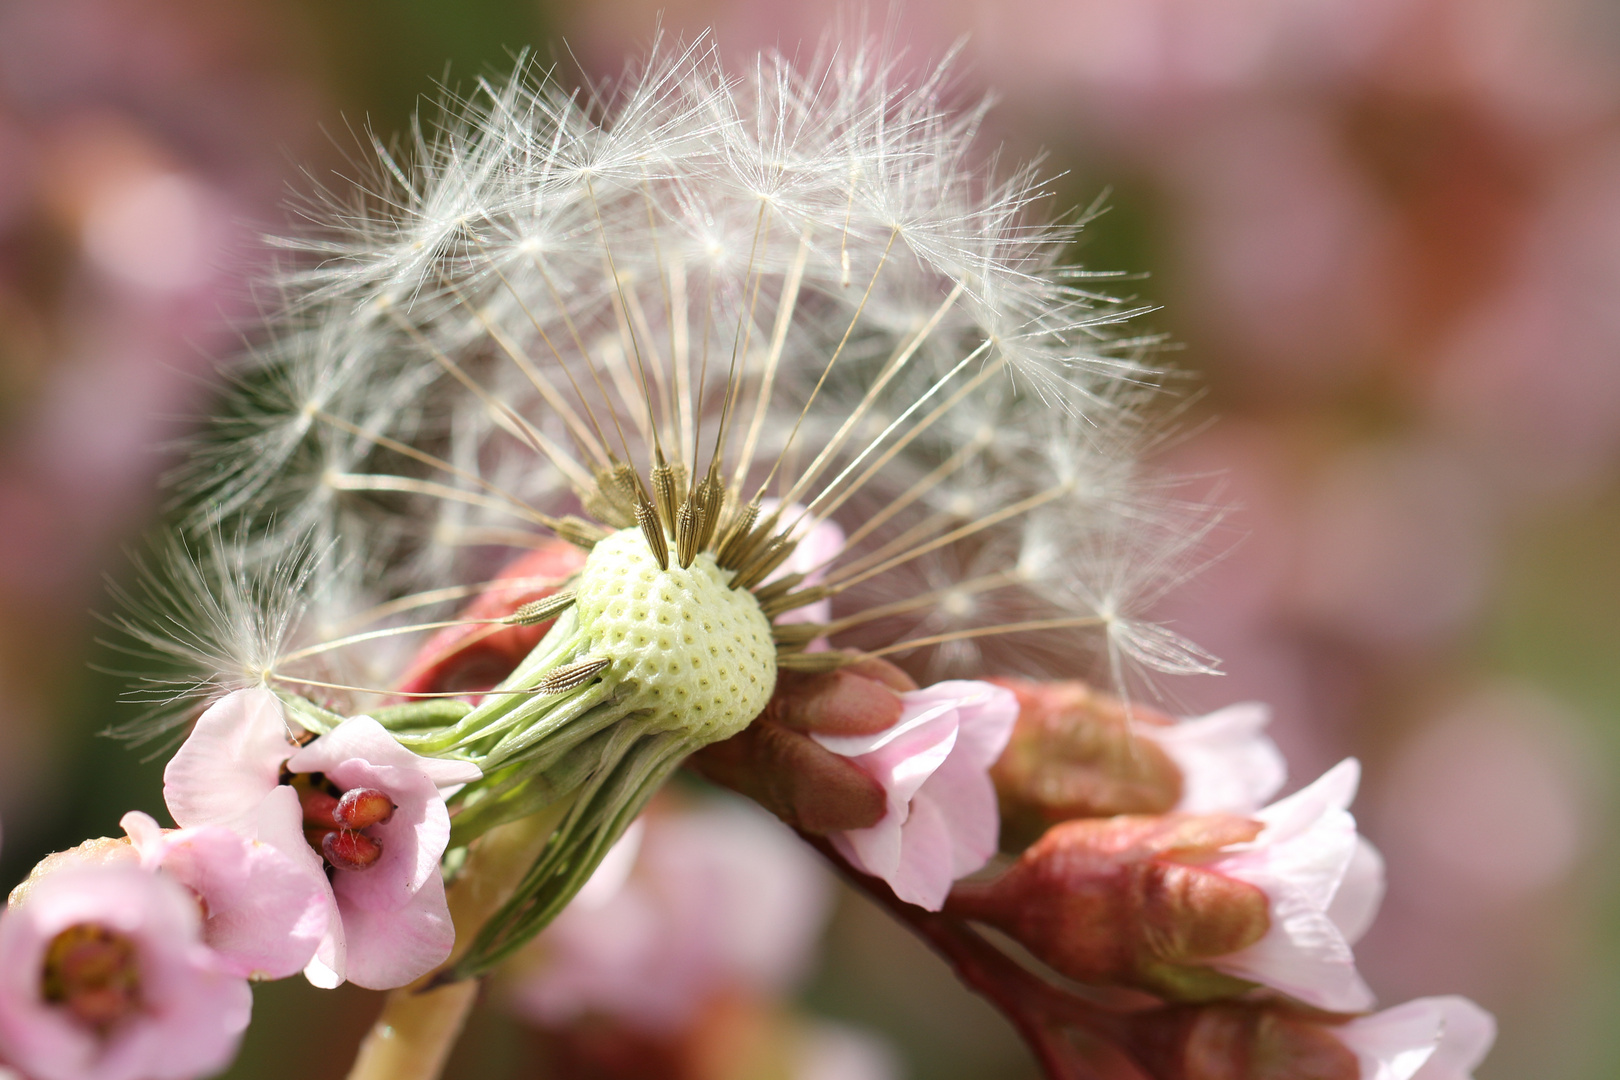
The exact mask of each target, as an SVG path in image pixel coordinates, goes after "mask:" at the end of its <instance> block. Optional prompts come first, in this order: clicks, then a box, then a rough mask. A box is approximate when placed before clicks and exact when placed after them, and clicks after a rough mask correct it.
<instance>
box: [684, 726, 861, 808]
mask: <svg viewBox="0 0 1620 1080" xmlns="http://www.w3.org/2000/svg"><path fill="white" fill-rule="evenodd" d="M688 764H690V765H691V767H692V768H693V769H695V770H697V772H699V773H700V774H702V775H703V776H706V777H708V778H709V779H710V780H713V781H714V782H715V783H717V784H720V785H722V786H723V787H728V788H731V789H732V790H733V791H736V792H739V793H741V794H743V795H746V796H748V797H749V798H750V799H753V800H754V801H755V802H757V803H759V804H760V805H761V806H763V807H764V808H765V809H767V810H769V811H770V812H771V813H773V814H775V815H776V816H777V817H779V818H781V819H782V820H783V821H785V822H787V823H788V824H789V825H791V826H793V827H794V828H796V829H803V830H804V831H805V832H813V833H828V832H836V831H838V830H841V829H864V828H868V827H870V826H872V825H876V824H877V823H878V822H879V821H880V820H882V818H883V814H884V810H885V807H886V805H887V804H886V802H885V798H884V794H883V788H882V785H880V784H879V783H878V782H877V781H876V780H875V779H873V778H872V776H870V775H869V774H868V773H866V772H864V771H862V770H861V769H860V768H859V767H858V766H856V765H855V763H854V762H852V761H850V760H849V759H848V758H845V757H840V756H839V755H837V754H835V753H833V752H832V751H831V750H827V749H825V748H823V747H822V746H821V745H820V744H819V743H817V742H816V741H815V740H813V739H811V738H810V736H808V735H805V734H803V733H801V732H798V731H793V730H792V729H790V728H787V727H784V726H783V725H781V724H779V723H776V722H774V721H771V720H765V719H760V720H756V721H754V723H753V724H751V725H749V726H748V727H747V728H745V729H744V730H743V731H742V732H740V733H739V734H737V735H734V736H732V737H731V738H729V739H727V740H725V741H724V742H718V743H714V744H712V745H710V746H706V747H704V748H703V749H702V750H699V751H698V752H697V753H696V754H693V755H692V757H691V758H690V759H688Z"/></svg>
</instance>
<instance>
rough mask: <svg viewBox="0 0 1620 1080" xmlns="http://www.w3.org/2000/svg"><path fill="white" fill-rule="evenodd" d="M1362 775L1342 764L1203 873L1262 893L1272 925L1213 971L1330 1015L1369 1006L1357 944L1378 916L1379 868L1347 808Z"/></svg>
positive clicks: (1275, 810)
mask: <svg viewBox="0 0 1620 1080" xmlns="http://www.w3.org/2000/svg"><path fill="white" fill-rule="evenodd" d="M1360 776H1361V767H1360V765H1358V764H1357V763H1356V761H1355V759H1354V758H1350V759H1347V760H1345V761H1341V762H1340V763H1339V764H1338V765H1336V766H1334V767H1333V768H1332V769H1329V770H1328V771H1327V772H1326V773H1324V774H1323V775H1322V777H1321V778H1320V779H1318V780H1317V781H1316V782H1315V783H1313V784H1311V785H1310V786H1309V787H1307V788H1305V789H1304V790H1302V791H1298V792H1296V793H1295V794H1293V795H1290V796H1289V797H1288V798H1286V799H1283V800H1281V801H1280V802H1276V803H1273V804H1272V805H1270V806H1268V807H1266V808H1265V809H1264V810H1261V811H1259V812H1258V813H1256V814H1254V815H1253V817H1254V819H1255V820H1256V821H1258V822H1260V823H1261V824H1262V825H1263V826H1264V829H1263V830H1262V831H1261V833H1260V835H1259V836H1257V837H1255V839H1254V840H1252V841H1250V842H1248V843H1244V844H1234V845H1231V846H1230V847H1227V848H1225V849H1224V850H1223V852H1222V853H1221V855H1220V856H1219V857H1217V858H1216V859H1215V860H1214V861H1213V862H1211V863H1210V864H1209V869H1211V870H1213V871H1215V872H1216V873H1219V874H1222V875H1224V876H1226V877H1230V878H1233V879H1235V880H1238V881H1243V882H1247V883H1248V884H1250V885H1253V886H1255V887H1256V888H1258V889H1260V890H1261V891H1262V892H1264V893H1265V895H1266V898H1267V901H1268V903H1269V915H1270V920H1271V923H1270V927H1269V929H1268V930H1267V931H1266V934H1265V936H1264V937H1263V938H1261V939H1260V940H1259V941H1257V942H1255V943H1254V944H1253V945H1250V946H1249V947H1248V948H1245V949H1242V950H1240V951H1238V952H1235V953H1230V954H1228V955H1226V956H1223V957H1221V958H1220V959H1219V960H1216V961H1214V962H1213V963H1211V965H1210V966H1211V967H1213V968H1215V969H1216V970H1217V971H1222V972H1225V973H1226V974H1228V975H1234V976H1236V977H1238V978H1241V979H1249V980H1251V981H1253V982H1258V983H1261V984H1263V985H1266V986H1270V987H1272V988H1274V989H1277V990H1281V991H1283V992H1284V993H1287V994H1290V995H1292V996H1293V997H1295V998H1298V999H1299V1000H1300V1001H1303V1002H1305V1003H1306V1004H1308V1005H1315V1006H1316V1007H1318V1008H1322V1009H1328V1010H1331V1011H1333V1012H1361V1011H1363V1010H1365V1009H1368V1008H1371V1007H1372V1004H1373V995H1372V991H1371V990H1369V989H1368V988H1367V985H1366V983H1364V982H1362V980H1361V976H1360V975H1359V974H1358V973H1357V972H1356V964H1355V957H1354V956H1352V955H1351V952H1350V946H1351V945H1352V944H1354V943H1355V942H1356V941H1357V940H1358V939H1359V938H1360V937H1361V935H1362V934H1363V933H1365V932H1366V930H1367V927H1368V926H1369V925H1371V923H1372V920H1373V916H1374V915H1375V914H1377V911H1378V904H1379V902H1380V901H1381V900H1382V899H1383V894H1384V866H1383V860H1382V859H1381V858H1380V857H1379V855H1378V853H1377V851H1375V850H1374V849H1373V847H1372V845H1371V844H1369V843H1367V842H1366V841H1365V840H1363V839H1362V838H1361V837H1360V836H1358V835H1357V833H1356V820H1355V818H1353V817H1352V816H1351V815H1350V813H1349V811H1348V810H1347V809H1346V808H1347V807H1348V806H1349V805H1350V801H1351V799H1353V798H1354V797H1355V793H1356V784H1357V781H1358V780H1359V779H1360Z"/></svg>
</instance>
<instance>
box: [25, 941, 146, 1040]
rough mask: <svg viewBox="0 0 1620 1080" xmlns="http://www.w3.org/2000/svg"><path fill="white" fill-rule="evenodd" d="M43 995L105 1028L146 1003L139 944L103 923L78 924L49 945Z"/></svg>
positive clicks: (88, 1024)
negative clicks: (143, 1000)
mask: <svg viewBox="0 0 1620 1080" xmlns="http://www.w3.org/2000/svg"><path fill="white" fill-rule="evenodd" d="M40 996H41V997H42V998H44V999H45V1000H46V1001H48V1002H50V1003H51V1004H53V1005H58V1006H61V1007H62V1008H65V1009H66V1010H67V1011H68V1012H69V1013H70V1014H71V1015H72V1016H73V1018H74V1019H75V1020H77V1021H78V1022H79V1023H81V1024H83V1025H85V1026H86V1027H90V1028H94V1029H95V1030H97V1031H98V1032H106V1031H107V1030H108V1029H109V1028H111V1027H112V1026H113V1025H115V1024H117V1023H118V1022H119V1021H120V1020H123V1019H125V1018H126V1017H128V1016H130V1015H131V1014H132V1013H134V1012H136V1011H137V1010H139V1009H140V1007H141V972H140V963H139V958H138V956H137V955H136V948H135V943H134V942H133V941H131V940H130V939H129V938H128V937H126V936H125V935H123V934H121V933H119V932H118V931H116V930H113V929H110V928H109V927H106V926H102V925H100V924H98V923H76V924H74V925H73V926H70V927H68V928H67V929H66V930H63V931H62V932H61V933H59V934H57V935H56V936H55V937H54V938H52V939H51V942H50V944H49V945H47V946H46V947H45V962H44V964H43V965H42V970H41V973H40Z"/></svg>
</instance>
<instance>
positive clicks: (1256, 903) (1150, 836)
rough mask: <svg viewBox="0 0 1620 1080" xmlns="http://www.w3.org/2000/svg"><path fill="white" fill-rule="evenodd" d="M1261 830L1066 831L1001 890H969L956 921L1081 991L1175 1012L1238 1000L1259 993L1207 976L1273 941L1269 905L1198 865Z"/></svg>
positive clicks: (1043, 844)
mask: <svg viewBox="0 0 1620 1080" xmlns="http://www.w3.org/2000/svg"><path fill="white" fill-rule="evenodd" d="M1260 830H1261V826H1260V824H1259V823H1257V822H1253V821H1249V820H1246V819H1244V818H1238V817H1232V816H1229V815H1222V814H1211V815H1205V816H1196V817H1195V816H1189V815H1180V814H1170V815H1165V816H1162V817H1146V816H1121V817H1115V818H1109V819H1106V820H1080V821H1069V822H1064V823H1062V824H1060V825H1056V826H1053V828H1052V829H1051V830H1049V831H1048V832H1047V834H1046V835H1045V836H1044V837H1042V838H1041V839H1040V841H1038V842H1037V843H1036V844H1035V845H1034V846H1032V847H1031V848H1030V849H1029V850H1027V851H1025V852H1024V854H1023V855H1022V856H1021V857H1020V858H1019V859H1018V861H1017V863H1015V864H1014V865H1013V866H1012V868H1011V869H1009V870H1008V871H1007V872H1006V873H1005V874H1003V875H1002V876H1001V877H1000V878H998V879H996V880H994V881H990V882H966V883H963V884H959V885H958V886H957V887H956V889H955V890H954V891H953V892H952V893H951V897H950V900H949V901H948V902H947V905H946V911H947V912H948V913H950V914H953V915H958V916H963V917H966V918H970V919H975V920H978V921H980V922H984V923H988V924H989V925H991V926H994V927H996V928H997V929H999V930H1002V931H1003V932H1005V933H1007V934H1009V935H1010V936H1012V937H1013V938H1015V939H1016V940H1018V941H1019V942H1021V943H1022V944H1023V945H1025V946H1026V947H1027V948H1029V949H1030V951H1032V952H1033V953H1034V954H1035V955H1036V956H1037V957H1039V958H1040V959H1041V960H1043V961H1045V962H1046V963H1047V964H1049V965H1051V966H1052V967H1053V968H1054V969H1055V970H1057V971H1059V972H1061V973H1062V974H1064V975H1067V976H1069V977H1070V978H1073V979H1077V980H1079V981H1081V982H1087V983H1094V984H1107V985H1117V986H1129V987H1135V988H1138V989H1142V990H1147V991H1150V992H1152V993H1156V994H1159V995H1161V996H1163V997H1167V998H1171V999H1175V1000H1192V1001H1198V1000H1207V999H1211V998H1217V997H1225V996H1231V995H1233V994H1236V993H1239V992H1242V991H1243V990H1244V989H1246V988H1247V986H1248V985H1249V984H1247V983H1244V982H1240V981H1239V980H1237V979H1234V978H1231V977H1229V976H1226V975H1222V974H1220V973H1218V972H1216V971H1214V970H1212V969H1210V968H1209V967H1208V966H1207V964H1208V962H1209V961H1211V960H1213V959H1215V958H1217V957H1221V956H1225V955H1227V954H1230V953H1235V952H1238V951H1239V950H1241V949H1243V948H1245V947H1247V946H1250V945H1253V944H1254V943H1256V942H1258V941H1259V940H1260V939H1261V938H1263V937H1264V936H1265V934H1266V931H1267V929H1268V927H1269V926H1270V917H1269V914H1268V911H1267V899H1266V895H1265V893H1264V892H1263V891H1262V890H1260V889H1259V888H1257V887H1255V886H1253V885H1250V884H1247V883H1245V882H1242V881H1238V880H1235V879H1233V878H1230V877H1226V876H1224V875H1222V874H1220V873H1217V872H1215V871H1212V870H1210V869H1208V868H1207V867H1205V866H1202V865H1199V864H1200V863H1201V862H1203V861H1205V860H1208V859H1209V858H1210V857H1211V856H1213V855H1214V854H1215V853H1216V852H1218V851H1220V850H1221V849H1222V848H1225V847H1227V846H1229V845H1232V844H1241V843H1245V842H1247V841H1250V840H1253V839H1254V838H1255V837H1256V836H1257V835H1258V834H1259V833H1260Z"/></svg>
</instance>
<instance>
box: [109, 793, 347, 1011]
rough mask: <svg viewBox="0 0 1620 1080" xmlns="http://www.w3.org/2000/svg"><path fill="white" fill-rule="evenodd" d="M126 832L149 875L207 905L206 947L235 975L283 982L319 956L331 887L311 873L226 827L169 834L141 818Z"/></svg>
mask: <svg viewBox="0 0 1620 1080" xmlns="http://www.w3.org/2000/svg"><path fill="white" fill-rule="evenodd" d="M122 824H123V826H124V831H125V832H127V833H128V834H129V837H130V840H131V842H132V843H133V844H134V846H135V848H136V850H137V851H139V852H140V854H141V862H142V865H143V867H146V868H148V869H155V868H158V867H161V869H162V870H163V871H164V872H165V873H167V874H169V875H170V876H171V877H173V878H174V879H175V880H176V881H179V882H180V883H181V884H182V885H185V886H186V887H187V888H189V889H191V891H192V892H194V893H196V894H197V895H198V896H199V897H200V898H201V899H202V901H203V904H204V906H205V908H206V912H207V914H206V918H205V921H204V923H203V940H204V941H206V942H207V943H208V946H209V947H210V948H212V949H213V950H214V951H215V952H217V953H219V954H220V956H221V958H222V959H223V960H224V961H225V966H226V969H227V970H228V971H230V972H231V973H233V974H236V975H241V976H244V977H249V978H267V979H280V978H284V977H286V976H288V975H291V974H293V973H294V972H297V971H299V970H301V969H302V968H303V967H304V965H305V964H306V963H308V962H309V959H310V957H312V956H313V955H314V954H315V946H316V945H317V944H318V943H319V941H320V939H321V937H322V935H323V934H324V932H325V930H326V921H327V910H328V906H329V905H328V903H327V899H326V896H327V890H326V887H325V885H326V883H325V879H324V878H318V877H317V876H316V875H315V874H313V873H311V871H310V869H309V868H308V867H307V866H305V865H301V864H300V863H298V862H295V861H294V860H293V859H292V858H291V857H289V856H287V855H285V854H283V853H282V852H280V851H278V850H276V849H275V848H274V847H272V846H270V845H269V844H264V843H259V842H257V841H254V840H248V839H246V838H244V837H242V836H239V835H237V834H236V833H234V832H232V831H231V830H229V829H227V828H225V827H224V826H221V825H210V826H207V827H205V828H201V829H177V830H173V831H170V832H167V833H165V832H163V831H162V830H160V829H158V828H157V822H155V821H153V820H152V819H151V818H150V817H147V816H146V815H145V814H141V813H130V814H125V815H124V819H123V822H122Z"/></svg>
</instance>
